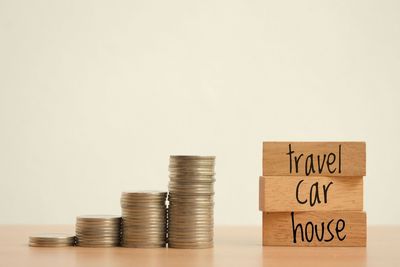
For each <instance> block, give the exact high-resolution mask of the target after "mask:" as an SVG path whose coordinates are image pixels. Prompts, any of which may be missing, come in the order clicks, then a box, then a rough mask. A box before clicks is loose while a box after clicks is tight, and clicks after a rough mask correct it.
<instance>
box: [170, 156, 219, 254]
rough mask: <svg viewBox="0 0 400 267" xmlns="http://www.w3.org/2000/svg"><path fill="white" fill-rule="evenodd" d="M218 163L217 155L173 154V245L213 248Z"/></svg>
mask: <svg viewBox="0 0 400 267" xmlns="http://www.w3.org/2000/svg"><path fill="white" fill-rule="evenodd" d="M214 166H215V157H205V156H171V157H170V163H169V172H170V174H169V177H170V182H169V196H168V200H169V207H168V216H169V218H168V220H169V221H168V246H169V247H172V248H211V247H213V236H214V215H213V214H214V182H215V178H214V175H215V173H214Z"/></svg>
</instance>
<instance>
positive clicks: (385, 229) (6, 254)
mask: <svg viewBox="0 0 400 267" xmlns="http://www.w3.org/2000/svg"><path fill="white" fill-rule="evenodd" d="M46 232H55V233H60V232H61V233H62V232H66V233H74V232H75V230H74V226H73V225H21V224H19V225H0V236H1V239H0V258H1V263H0V266H4V267H9V266H12V267H27V266H29V267H36V266H38V267H39V266H40V267H54V266H56V267H63V266H68V267H92V266H95V267H109V266H118V267H136V266H138V267H146V266H152V267H158V266H162V267H188V266H190V267H204V266H210V267H219V266H223V267H226V266H228V267H230V266H232V267H233V266H234V267H249V266H251V267H253V266H268V267H275V266H279V267H289V266H290V267H292V266H296V267H302V266H306V267H313V266H324V267H336V266H340V267H347V266H349V267H365V266H400V253H399V240H400V227H399V226H394V225H392V226H368V246H367V247H347V248H342V247H307V248H293V247H282V246H279V247H278V246H277V247H271V246H269V247H262V246H261V244H262V243H261V227H260V226H245V225H242V226H219V225H216V226H215V241H214V243H215V246H214V248H212V249H169V248H156V249H140V248H121V247H116V248H82V247H65V248H34V247H29V246H28V243H27V242H28V237H29V236H30V235H32V234H35V233H46Z"/></svg>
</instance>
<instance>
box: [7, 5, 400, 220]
mask: <svg viewBox="0 0 400 267" xmlns="http://www.w3.org/2000/svg"><path fill="white" fill-rule="evenodd" d="M399 14H400V2H399V1H361V0H356V1H322V0H315V1H297V0H293V1H228V0H225V1H173V0H171V1H53V0H48V1H28V0H25V1H11V0H9V1H5V0H0V182H1V186H0V211H1V216H0V223H73V222H74V220H75V216H76V215H78V214H82V213H119V212H120V208H119V196H120V192H121V191H122V190H129V189H130V190H132V189H163V190H165V189H166V188H167V182H168V171H167V170H168V156H169V155H170V154H212V155H216V156H217V176H216V178H217V183H216V191H217V193H216V197H215V198H216V206H215V210H216V212H215V214H216V215H215V217H216V223H217V224H260V223H261V214H260V212H258V201H257V198H258V176H259V175H260V174H261V149H262V141H263V140H365V141H367V153H368V154H367V159H368V160H367V178H366V179H365V208H366V210H367V212H368V220H369V223H370V224H395V223H397V224H399V223H400V209H399V206H398V204H396V203H400V202H399V198H398V196H399V194H398V192H399V187H400V177H399V171H398V169H399V166H400V165H399V164H400V163H399V161H400V157H399V153H400V15H399ZM396 170H397V171H396Z"/></svg>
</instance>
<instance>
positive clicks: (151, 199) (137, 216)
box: [121, 191, 167, 248]
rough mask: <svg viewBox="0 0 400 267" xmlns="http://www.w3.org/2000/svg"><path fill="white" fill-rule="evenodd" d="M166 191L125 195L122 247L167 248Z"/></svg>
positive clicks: (122, 205)
mask: <svg viewBox="0 0 400 267" xmlns="http://www.w3.org/2000/svg"><path fill="white" fill-rule="evenodd" d="M166 198H167V192H159V191H136V192H123V193H122V195H121V208H122V239H121V245H122V246H123V247H136V248H155V247H165V246H166V242H167V240H166V239H167V207H166V203H165V202H166Z"/></svg>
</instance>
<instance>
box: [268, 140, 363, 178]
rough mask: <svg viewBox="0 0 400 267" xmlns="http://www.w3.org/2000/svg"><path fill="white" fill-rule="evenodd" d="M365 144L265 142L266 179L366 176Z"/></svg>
mask: <svg viewBox="0 0 400 267" xmlns="http://www.w3.org/2000/svg"><path fill="white" fill-rule="evenodd" d="M365 172H366V171H365V142H264V144H263V176H269V175H278V176H281V175H284V176H287V175H303V176H309V175H314V176H365Z"/></svg>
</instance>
